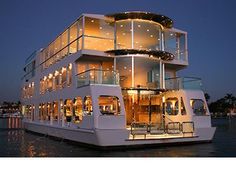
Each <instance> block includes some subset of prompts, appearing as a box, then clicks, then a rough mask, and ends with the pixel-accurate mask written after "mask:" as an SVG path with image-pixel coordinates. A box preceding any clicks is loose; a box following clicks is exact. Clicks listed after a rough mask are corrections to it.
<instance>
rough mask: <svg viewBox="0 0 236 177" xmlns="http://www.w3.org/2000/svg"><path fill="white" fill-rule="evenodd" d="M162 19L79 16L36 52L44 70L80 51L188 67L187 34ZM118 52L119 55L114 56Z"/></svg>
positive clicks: (141, 15) (150, 16)
mask: <svg viewBox="0 0 236 177" xmlns="http://www.w3.org/2000/svg"><path fill="white" fill-rule="evenodd" d="M172 26H173V21H172V20H171V19H169V18H168V17H166V16H163V15H158V14H152V13H147V12H126V13H118V14H109V15H95V14H83V15H81V16H80V17H79V18H78V19H77V20H76V21H75V22H74V23H72V24H71V25H70V26H69V27H68V28H67V29H65V30H64V31H63V32H62V33H61V34H60V35H59V36H57V37H56V39H55V40H53V41H52V42H51V43H50V44H49V45H48V46H47V47H45V48H44V49H43V50H42V51H41V52H40V57H39V58H40V62H39V64H40V66H41V67H42V69H46V68H48V67H50V66H51V65H53V64H54V63H56V62H58V61H60V60H62V59H63V58H65V57H66V56H68V55H71V54H73V53H76V52H78V51H80V50H89V51H91V52H92V51H100V52H104V55H108V56H117V55H124V54H123V53H124V52H123V51H127V50H128V51H129V52H126V55H128V54H129V53H130V51H132V54H137V55H148V56H151V57H154V58H158V59H162V58H163V57H164V58H165V59H166V60H167V61H166V62H167V63H171V64H176V65H187V64H188V53H187V33H186V32H184V31H181V30H177V29H175V28H173V27H172ZM117 51H121V52H117Z"/></svg>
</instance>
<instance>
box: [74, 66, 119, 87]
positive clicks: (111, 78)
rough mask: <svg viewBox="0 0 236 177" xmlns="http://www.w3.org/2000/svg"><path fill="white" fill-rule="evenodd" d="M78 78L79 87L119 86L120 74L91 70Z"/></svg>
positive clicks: (78, 75)
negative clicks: (95, 85) (94, 85)
mask: <svg viewBox="0 0 236 177" xmlns="http://www.w3.org/2000/svg"><path fill="white" fill-rule="evenodd" d="M76 76H77V87H82V86H85V85H90V84H107V85H119V73H118V72H116V71H111V70H100V69H90V70H87V71H85V72H82V73H79V74H77V75H76Z"/></svg>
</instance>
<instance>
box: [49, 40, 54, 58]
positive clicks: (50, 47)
mask: <svg viewBox="0 0 236 177" xmlns="http://www.w3.org/2000/svg"><path fill="white" fill-rule="evenodd" d="M53 55H54V41H53V42H52V43H51V44H50V45H49V56H50V57H52V56H53Z"/></svg>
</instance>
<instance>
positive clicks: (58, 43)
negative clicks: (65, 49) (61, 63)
mask: <svg viewBox="0 0 236 177" xmlns="http://www.w3.org/2000/svg"><path fill="white" fill-rule="evenodd" d="M59 50H61V36H59V37H58V38H57V39H56V40H55V43H54V53H57V52H58V51H59ZM60 58H61V56H60V53H57V54H56V56H55V60H56V61H58V60H59V59H60Z"/></svg>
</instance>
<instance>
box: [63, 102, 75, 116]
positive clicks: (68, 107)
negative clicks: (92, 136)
mask: <svg viewBox="0 0 236 177" xmlns="http://www.w3.org/2000/svg"><path fill="white" fill-rule="evenodd" d="M64 114H65V116H66V117H72V115H73V102H72V100H71V99H66V100H65V107H64Z"/></svg>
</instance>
